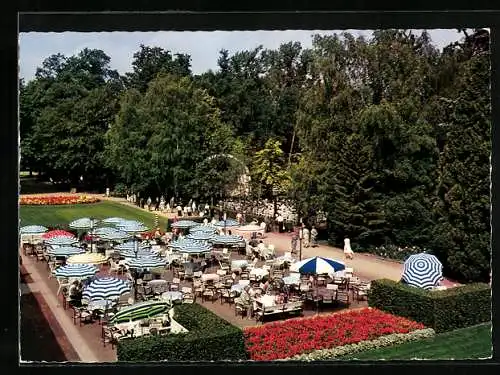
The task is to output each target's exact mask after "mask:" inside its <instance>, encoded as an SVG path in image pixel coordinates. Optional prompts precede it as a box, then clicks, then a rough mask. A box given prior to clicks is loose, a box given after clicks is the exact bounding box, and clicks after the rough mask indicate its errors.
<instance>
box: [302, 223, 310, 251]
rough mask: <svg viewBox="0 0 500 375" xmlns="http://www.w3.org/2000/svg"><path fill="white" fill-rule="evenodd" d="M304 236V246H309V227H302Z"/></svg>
mask: <svg viewBox="0 0 500 375" xmlns="http://www.w3.org/2000/svg"><path fill="white" fill-rule="evenodd" d="M302 236H303V237H304V238H303V239H302V241H303V243H304V247H309V229H307V227H304V229H302Z"/></svg>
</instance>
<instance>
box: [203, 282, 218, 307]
mask: <svg viewBox="0 0 500 375" xmlns="http://www.w3.org/2000/svg"><path fill="white" fill-rule="evenodd" d="M215 297H216V295H215V287H213V286H210V285H207V286H206V287H205V289H204V290H203V292H202V294H201V300H202V301H205V300H211V301H212V303H213V302H214V300H215Z"/></svg>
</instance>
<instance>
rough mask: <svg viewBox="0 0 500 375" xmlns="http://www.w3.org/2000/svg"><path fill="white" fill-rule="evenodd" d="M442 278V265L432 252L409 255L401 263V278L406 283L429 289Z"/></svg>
mask: <svg viewBox="0 0 500 375" xmlns="http://www.w3.org/2000/svg"><path fill="white" fill-rule="evenodd" d="M442 278H443V265H442V264H441V262H440V261H439V259H438V258H436V257H435V256H434V255H432V254H426V253H420V254H414V255H410V256H409V257H408V259H406V261H405V263H404V265H403V276H402V279H403V280H404V281H405V282H406V283H407V284H408V285H413V286H416V287H419V288H423V289H431V288H432V287H434V286H436V285H438V283H439V281H441V279H442Z"/></svg>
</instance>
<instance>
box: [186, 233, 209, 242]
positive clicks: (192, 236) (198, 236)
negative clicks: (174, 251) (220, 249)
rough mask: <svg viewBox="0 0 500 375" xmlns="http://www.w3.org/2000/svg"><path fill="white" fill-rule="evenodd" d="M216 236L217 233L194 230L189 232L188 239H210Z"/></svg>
mask: <svg viewBox="0 0 500 375" xmlns="http://www.w3.org/2000/svg"><path fill="white" fill-rule="evenodd" d="M214 237H215V233H208V232H193V233H189V234H188V235H187V236H186V238H187V239H188V240H195V241H208V240H211V239H213V238H214Z"/></svg>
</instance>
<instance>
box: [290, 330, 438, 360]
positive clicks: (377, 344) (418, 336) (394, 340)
mask: <svg viewBox="0 0 500 375" xmlns="http://www.w3.org/2000/svg"><path fill="white" fill-rule="evenodd" d="M435 334H436V333H435V332H434V330H433V329H432V328H425V329H419V330H417V331H413V332H408V333H393V334H391V335H385V336H381V337H378V338H376V339H374V340H366V341H361V342H358V343H356V344H349V345H343V346H336V347H334V348H330V349H321V350H315V351H313V352H311V353H305V354H299V355H296V356H293V357H290V358H286V359H283V360H282V361H327V360H330V359H335V358H338V357H344V356H347V355H353V354H355V353H360V352H365V351H368V350H373V349H379V348H383V347H387V346H393V345H400V344H405V343H407V342H411V341H418V340H422V339H426V338H429V337H434V336H435Z"/></svg>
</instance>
